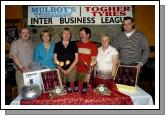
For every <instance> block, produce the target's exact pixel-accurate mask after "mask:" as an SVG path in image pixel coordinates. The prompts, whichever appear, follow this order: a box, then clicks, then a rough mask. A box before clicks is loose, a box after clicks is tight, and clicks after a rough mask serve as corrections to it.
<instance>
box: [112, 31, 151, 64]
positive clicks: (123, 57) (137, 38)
mask: <svg viewBox="0 0 167 117" xmlns="http://www.w3.org/2000/svg"><path fill="white" fill-rule="evenodd" d="M113 47H115V48H116V49H117V50H118V52H119V57H120V62H121V63H123V64H134V63H140V64H141V66H142V65H143V64H145V63H146V62H147V60H148V57H149V47H148V43H147V38H146V37H145V35H144V34H143V33H142V32H138V31H135V32H134V33H133V34H132V35H131V36H130V37H127V36H126V34H125V32H121V33H120V34H119V36H118V37H117V39H116V40H114V42H113Z"/></svg>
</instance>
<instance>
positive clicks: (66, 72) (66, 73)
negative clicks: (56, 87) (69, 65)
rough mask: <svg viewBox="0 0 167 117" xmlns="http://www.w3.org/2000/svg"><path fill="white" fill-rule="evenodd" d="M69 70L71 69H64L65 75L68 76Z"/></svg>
mask: <svg viewBox="0 0 167 117" xmlns="http://www.w3.org/2000/svg"><path fill="white" fill-rule="evenodd" d="M70 71H71V70H70V69H67V70H64V71H63V73H64V75H65V76H68V75H69V74H70Z"/></svg>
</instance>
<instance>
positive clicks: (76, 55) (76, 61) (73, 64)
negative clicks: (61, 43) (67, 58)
mask: <svg viewBox="0 0 167 117" xmlns="http://www.w3.org/2000/svg"><path fill="white" fill-rule="evenodd" d="M77 63H78V53H75V60H74V61H73V63H72V64H71V65H70V67H69V68H68V69H67V70H65V71H64V74H65V75H68V74H69V73H70V72H71V70H72V69H73V68H74V67H75V65H76V64H77Z"/></svg>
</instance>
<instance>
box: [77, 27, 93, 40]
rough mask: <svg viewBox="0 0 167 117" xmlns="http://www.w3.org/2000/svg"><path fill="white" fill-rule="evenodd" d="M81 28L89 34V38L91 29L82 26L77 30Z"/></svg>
mask: <svg viewBox="0 0 167 117" xmlns="http://www.w3.org/2000/svg"><path fill="white" fill-rule="evenodd" d="M82 30H84V31H85V33H86V34H89V38H91V30H90V29H89V28H87V27H83V28H81V29H80V30H79V32H81V31H82Z"/></svg>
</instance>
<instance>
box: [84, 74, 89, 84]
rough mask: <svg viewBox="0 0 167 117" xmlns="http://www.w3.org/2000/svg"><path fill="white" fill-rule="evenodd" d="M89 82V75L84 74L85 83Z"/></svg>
mask: <svg viewBox="0 0 167 117" xmlns="http://www.w3.org/2000/svg"><path fill="white" fill-rule="evenodd" d="M89 80H90V74H89V73H88V74H86V77H85V81H86V82H87V83H89Z"/></svg>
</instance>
